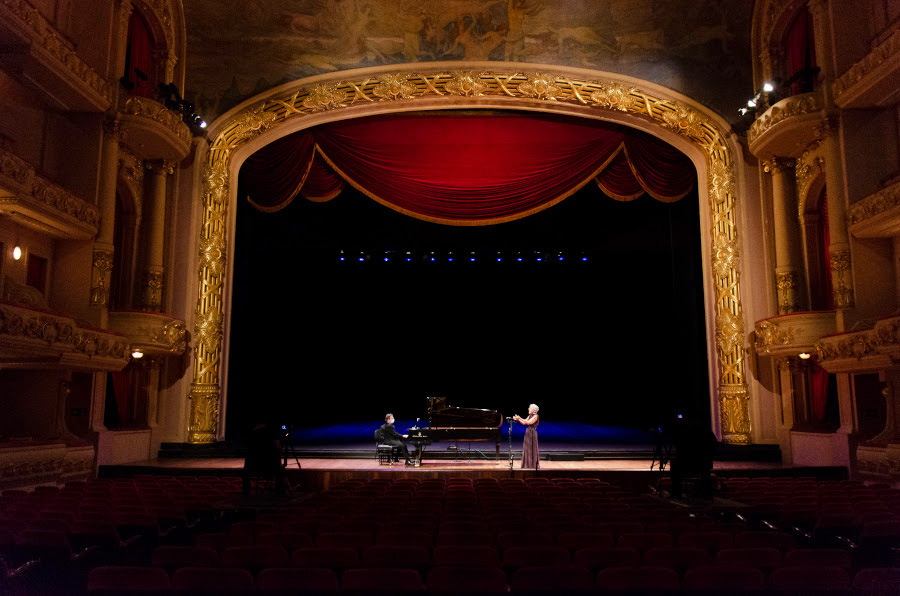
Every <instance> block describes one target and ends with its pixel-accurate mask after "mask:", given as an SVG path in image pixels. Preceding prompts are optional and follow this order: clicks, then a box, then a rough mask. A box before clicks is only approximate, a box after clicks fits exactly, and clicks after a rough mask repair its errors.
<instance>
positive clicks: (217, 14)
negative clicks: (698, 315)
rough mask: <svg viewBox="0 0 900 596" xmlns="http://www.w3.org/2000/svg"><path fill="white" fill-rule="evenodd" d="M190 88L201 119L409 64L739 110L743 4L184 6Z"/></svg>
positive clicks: (289, 1)
mask: <svg viewBox="0 0 900 596" xmlns="http://www.w3.org/2000/svg"><path fill="white" fill-rule="evenodd" d="M184 7H185V15H186V21H187V30H188V48H187V50H188V56H187V89H186V92H185V96H186V97H187V98H188V99H190V100H192V101H193V102H194V104H195V106H196V109H197V111H198V113H200V114H202V115H203V116H204V117H205V118H206V119H208V120H210V119H212V118H214V117H215V116H217V115H220V114H222V113H223V112H225V111H226V110H228V109H229V108H231V107H233V106H235V105H237V104H238V103H240V102H241V101H243V100H245V99H247V98H249V97H252V96H253V95H256V94H257V93H260V92H262V91H265V90H266V89H269V88H271V87H274V86H277V85H280V84H283V83H286V82H288V81H293V80H296V79H299V78H303V77H308V76H312V75H316V74H322V73H328V72H336V71H341V70H347V69H351V68H359V67H367V66H377V65H383V64H403V63H409V62H431V61H447V60H460V61H461V60H494V61H512V62H527V63H533V64H536V65H537V64H553V65H562V66H573V67H581V68H590V69H596V70H604V71H610V72H615V73H620V74H624V75H629V76H633V77H637V78H641V79H645V80H649V81H652V82H655V83H658V84H661V85H665V86H666V87H669V88H672V89H675V90H676V91H679V92H681V93H683V94H685V95H687V96H689V97H691V98H693V99H695V100H697V101H699V102H701V103H703V104H705V105H707V106H709V107H710V108H712V109H714V110H716V111H718V112H719V113H721V114H722V115H723V116H725V117H726V118H728V119H732V117H733V116H736V115H737V109H738V108H739V107H740V106H741V105H742V103H743V101H745V98H746V97H747V95H748V93H750V92H751V91H752V89H751V72H750V68H751V66H750V65H751V60H750V19H751V14H752V9H753V2H752V1H751V0H184Z"/></svg>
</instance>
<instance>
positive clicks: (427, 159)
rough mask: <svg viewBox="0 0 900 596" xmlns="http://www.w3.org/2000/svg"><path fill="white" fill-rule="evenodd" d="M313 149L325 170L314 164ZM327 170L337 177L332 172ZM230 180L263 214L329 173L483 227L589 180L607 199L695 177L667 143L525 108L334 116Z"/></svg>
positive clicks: (681, 187) (417, 210)
mask: <svg viewBox="0 0 900 596" xmlns="http://www.w3.org/2000/svg"><path fill="white" fill-rule="evenodd" d="M312 146H316V147H318V154H319V155H321V156H322V157H323V158H324V161H325V162H327V164H328V165H329V166H331V168H333V169H329V168H327V167H325V166H324V164H320V163H319V162H318V158H317V156H316V153H315V152H314V151H313V149H312ZM335 173H336V174H337V175H336V174H335ZM241 174H242V175H241V186H242V189H243V191H245V192H247V194H248V195H249V198H250V201H251V202H252V203H253V204H254V205H256V206H257V207H258V208H260V209H262V210H265V211H275V210H278V209H281V208H283V207H284V206H286V205H287V204H288V203H289V202H290V200H292V199H293V198H294V197H295V196H296V195H297V194H298V192H299V193H300V194H303V195H304V196H307V197H310V198H312V199H318V200H327V199H328V198H331V197H333V196H336V195H337V194H338V193H339V192H340V186H341V183H340V180H339V178H338V176H339V177H340V178H341V179H343V180H345V181H347V182H348V183H349V184H352V185H353V186H355V187H356V188H358V189H359V190H360V191H361V192H363V193H365V194H366V195H367V196H369V197H371V198H372V199H374V200H376V201H378V202H379V203H382V204H384V205H386V206H388V207H390V208H391V209H395V210H396V211H399V212H401V213H406V214H408V215H411V216H413V217H416V218H419V219H423V220H427V221H434V222H439V223H446V224H452V225H485V224H491V223H500V222H503V221H509V220H513V219H519V218H521V217H525V216H526V215H529V214H531V213H535V212H537V211H541V210H543V209H546V208H547V207H550V206H552V205H554V204H556V203H557V202H559V201H561V200H563V199H565V198H566V197H568V196H570V195H571V194H573V193H574V192H576V191H577V190H578V189H580V188H581V187H582V186H584V185H585V184H587V183H588V182H590V181H591V180H593V179H595V178H596V179H597V182H598V183H599V184H600V187H601V188H602V189H603V190H604V191H605V192H606V193H607V194H609V195H610V196H613V197H614V198H617V199H620V200H623V199H633V198H636V197H637V196H640V195H641V194H643V192H645V191H646V192H648V193H649V194H651V196H654V197H656V198H657V199H659V200H665V201H675V200H678V199H679V198H681V197H683V196H684V195H685V194H687V192H689V191H690V189H691V188H692V187H693V185H694V183H695V180H696V173H695V171H694V168H693V164H691V162H690V160H688V159H687V158H686V157H685V156H683V155H682V154H681V153H679V152H678V151H676V150H675V149H673V148H671V147H669V146H668V145H665V144H664V143H662V142H660V141H657V140H656V139H654V138H652V137H650V136H648V135H645V134H643V133H640V132H637V131H634V130H631V129H628V128H624V127H619V126H615V125H611V124H607V123H600V122H595V121H587V120H578V119H562V118H557V117H551V116H534V115H518V114H516V115H502V116H497V115H491V116H490V117H484V116H447V115H426V116H421V115H414V116H410V115H394V116H381V117H377V118H362V119H353V120H345V121H341V122H334V123H331V124H327V125H323V126H320V127H317V128H316V129H312V130H309V131H303V132H300V133H296V134H294V135H291V136H290V137H286V138H284V139H280V140H279V141H276V142H274V143H272V144H270V145H268V146H267V147H265V148H263V149H262V150H260V151H259V152H257V153H256V154H255V155H253V156H252V157H251V158H250V159H248V160H247V162H246V163H245V165H244V167H243V169H242V172H241Z"/></svg>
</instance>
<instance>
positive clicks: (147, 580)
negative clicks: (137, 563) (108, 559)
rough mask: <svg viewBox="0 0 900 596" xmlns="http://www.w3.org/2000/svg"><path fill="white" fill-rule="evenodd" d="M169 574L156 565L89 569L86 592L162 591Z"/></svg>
mask: <svg viewBox="0 0 900 596" xmlns="http://www.w3.org/2000/svg"><path fill="white" fill-rule="evenodd" d="M169 587H170V582H169V574H168V573H166V570H165V569H160V568H156V567H126V566H104V567H96V568H94V569H91V571H90V572H89V573H88V577H87V591H88V594H92V595H97V596H99V595H101V594H104V595H105V594H110V595H113V594H127V593H131V592H148V593H152V592H157V593H162V592H165V591H167V590H168V589H169Z"/></svg>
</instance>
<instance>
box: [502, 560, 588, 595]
mask: <svg viewBox="0 0 900 596" xmlns="http://www.w3.org/2000/svg"><path fill="white" fill-rule="evenodd" d="M509 587H510V591H511V592H512V593H513V594H517V593H526V592H527V593H534V592H541V593H545V594H560V593H563V594H579V593H585V594H586V593H589V592H592V591H593V590H594V578H593V575H592V574H591V572H590V571H589V570H588V569H587V568H586V567H576V566H573V565H566V566H541V567H525V568H522V569H517V570H516V571H514V572H513V574H512V576H511V577H510V580H509Z"/></svg>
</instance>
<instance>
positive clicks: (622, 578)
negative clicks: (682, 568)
mask: <svg viewBox="0 0 900 596" xmlns="http://www.w3.org/2000/svg"><path fill="white" fill-rule="evenodd" d="M679 587H680V582H679V577H678V573H677V572H675V571H673V570H672V569H668V568H666V567H610V568H608V569H602V570H600V571H599V572H598V573H597V589H598V590H615V591H621V590H628V591H634V590H640V591H642V592H651V591H654V592H655V591H664V590H672V591H674V590H678V589H679Z"/></svg>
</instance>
